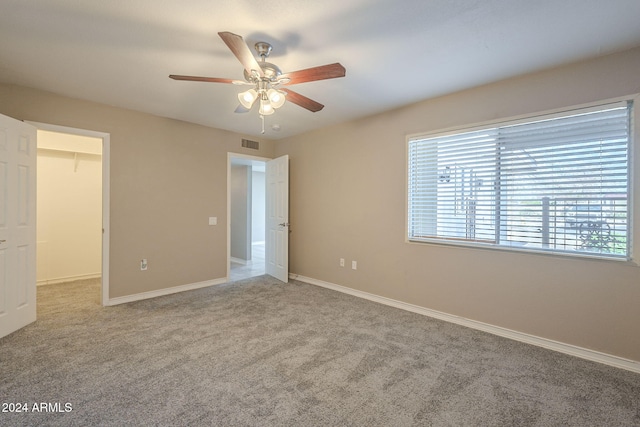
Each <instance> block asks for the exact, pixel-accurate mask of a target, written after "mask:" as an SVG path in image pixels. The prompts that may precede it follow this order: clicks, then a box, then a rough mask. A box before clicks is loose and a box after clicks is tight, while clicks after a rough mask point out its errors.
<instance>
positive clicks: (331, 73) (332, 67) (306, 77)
mask: <svg viewBox="0 0 640 427" xmlns="http://www.w3.org/2000/svg"><path fill="white" fill-rule="evenodd" d="M346 73H347V70H345V68H344V67H343V66H342V64H340V63H339V62H336V63H335V64H328V65H321V66H319V67H313V68H307V69H305V70H299V71H293V72H291V73H285V74H282V75H281V76H280V78H281V79H283V78H288V79H291V80H290V81H289V82H288V83H285V84H288V85H295V84H298V83H305V82H313V81H316V80H326V79H335V78H338V77H344V76H345V75H346Z"/></svg>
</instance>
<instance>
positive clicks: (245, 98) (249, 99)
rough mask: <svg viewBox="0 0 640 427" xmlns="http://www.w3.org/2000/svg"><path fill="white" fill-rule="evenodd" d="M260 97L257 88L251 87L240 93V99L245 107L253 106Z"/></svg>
mask: <svg viewBox="0 0 640 427" xmlns="http://www.w3.org/2000/svg"><path fill="white" fill-rule="evenodd" d="M256 99H258V92H256V90H255V89H249V90H248V91H246V92H240V93H239V94H238V101H240V104H242V106H243V107H245V108H251V106H252V105H253V103H254V102H255V101H256Z"/></svg>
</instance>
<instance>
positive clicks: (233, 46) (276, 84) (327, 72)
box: [169, 31, 346, 118]
mask: <svg viewBox="0 0 640 427" xmlns="http://www.w3.org/2000/svg"><path fill="white" fill-rule="evenodd" d="M218 35H219V36H220V38H222V41H224V42H225V44H226V45H227V46H228V47H229V49H230V50H231V52H232V53H233V54H234V55H235V57H236V58H238V60H239V61H240V63H241V64H242V66H243V67H244V78H245V80H233V79H225V78H217V77H196V76H180V75H175V74H171V75H170V76H169V77H170V78H172V79H174V80H188V81H196V82H213V83H232V84H236V85H249V86H252V88H251V89H249V90H247V91H246V92H242V93H239V94H238V100H239V101H240V106H239V107H238V109H236V112H247V111H249V110H250V109H251V107H253V105H255V104H256V101H258V103H259V105H260V109H259V114H260V116H261V117H262V118H264V116H268V115H270V114H273V113H274V111H275V109H277V108H280V107H281V106H282V105H283V104H284V103H285V100H289V101H290V102H292V103H294V104H296V105H299V106H300V107H302V108H306V109H307V110H309V111H311V112H314V113H315V112H317V111H320V110H322V109H323V108H324V105H322V104H320V103H319V102H316V101H314V100H312V99H309V98H307V97H306V96H303V95H300V94H299V93H297V92H294V91H292V90H291V89H287V88H284V87H282V86H290V85H294V84H298V83H306V82H312V81H316V80H326V79H334V78H337V77H344V76H345V74H346V70H345V68H344V67H343V66H342V65H341V64H339V63H335V64H328V65H321V66H319V67H313V68H307V69H304V70H299V71H293V72H291V73H282V71H280V68H278V67H277V66H276V65H274V64H272V63H270V62H267V61H266V59H267V58H268V57H269V54H270V53H271V49H272V47H271V45H270V44H269V43H267V42H258V43H256V44H255V50H256V52H257V53H258V56H259V57H260V58H261V60H260V62H258V61H257V60H256V58H255V57H254V56H253V54H252V53H251V49H249V47H248V46H247V44H246V43H245V42H244V40H243V39H242V37H241V36H239V35H237V34H233V33H230V32H226V31H225V32H220V33H218Z"/></svg>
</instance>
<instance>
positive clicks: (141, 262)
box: [140, 258, 149, 271]
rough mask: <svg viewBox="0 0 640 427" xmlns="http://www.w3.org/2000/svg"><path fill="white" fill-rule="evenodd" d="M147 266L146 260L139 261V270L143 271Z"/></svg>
mask: <svg viewBox="0 0 640 427" xmlns="http://www.w3.org/2000/svg"><path fill="white" fill-rule="evenodd" d="M148 266H149V264H147V259H146V258H144V259H141V260H140V270H142V271H145V270H146V269H147V267H148Z"/></svg>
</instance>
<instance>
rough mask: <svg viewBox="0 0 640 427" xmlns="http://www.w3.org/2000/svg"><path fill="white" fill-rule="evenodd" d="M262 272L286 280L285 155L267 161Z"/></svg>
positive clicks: (287, 161) (287, 222)
mask: <svg viewBox="0 0 640 427" xmlns="http://www.w3.org/2000/svg"><path fill="white" fill-rule="evenodd" d="M266 181H267V182H266V187H267V189H266V208H267V221H266V233H265V234H266V235H265V243H266V248H265V249H266V250H265V255H266V265H265V270H266V273H267V274H269V275H270V276H273V277H275V278H276V279H278V280H280V281H282V282H285V283H286V282H288V281H289V156H282V157H278V158H277V159H273V160H270V161H268V162H267V176H266Z"/></svg>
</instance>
